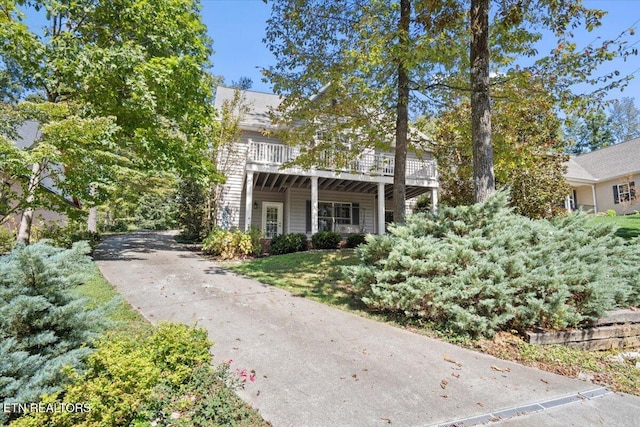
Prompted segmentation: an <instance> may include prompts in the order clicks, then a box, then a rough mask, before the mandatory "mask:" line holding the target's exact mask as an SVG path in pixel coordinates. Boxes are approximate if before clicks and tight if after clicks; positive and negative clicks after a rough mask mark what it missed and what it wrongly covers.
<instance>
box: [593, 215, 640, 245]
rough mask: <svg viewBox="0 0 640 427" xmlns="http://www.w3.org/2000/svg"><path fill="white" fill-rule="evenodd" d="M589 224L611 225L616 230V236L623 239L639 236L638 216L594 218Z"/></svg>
mask: <svg viewBox="0 0 640 427" xmlns="http://www.w3.org/2000/svg"><path fill="white" fill-rule="evenodd" d="M591 222H592V223H593V224H613V225H614V226H615V227H616V228H617V231H616V235H618V236H620V237H623V238H625V239H631V238H633V237H638V236H640V215H620V216H594V217H593V218H592V219H591Z"/></svg>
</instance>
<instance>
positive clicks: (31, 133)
mask: <svg viewBox="0 0 640 427" xmlns="http://www.w3.org/2000/svg"><path fill="white" fill-rule="evenodd" d="M16 133H17V138H16V141H14V144H15V146H16V147H18V148H20V149H23V150H25V149H28V148H30V147H31V146H33V145H34V144H36V143H37V142H38V140H39V139H40V136H41V132H40V124H39V123H38V122H36V121H33V120H27V121H25V122H24V123H23V124H22V125H20V126H19V127H18V128H17V129H16ZM62 173H63V168H62V167H61V166H60V165H49V166H48V168H47V169H46V170H45V171H44V172H43V174H42V176H41V179H40V188H41V189H42V190H44V191H46V192H48V193H51V194H52V195H54V196H55V197H57V198H59V199H60V201H61V202H63V203H67V204H69V205H71V206H73V207H76V208H79V203H78V201H77V200H74V199H71V198H68V197H63V196H62V195H61V192H60V190H59V189H58V188H56V185H55V182H54V180H53V178H52V176H57V175H60V174H62ZM0 179H1V183H2V185H4V186H9V187H10V189H11V190H12V191H15V192H17V193H18V194H20V193H22V186H21V185H20V184H19V183H17V182H10V181H9V180H7V179H6V178H5V177H2V176H0ZM23 179H24V180H26V181H28V180H29V177H26V176H25V177H23ZM5 203H8V202H7V201H5ZM7 207H8V206H7ZM4 213H5V212H0V215H1V216H4ZM21 216H22V212H16V213H15V214H14V215H10V216H9V218H8V220H7V221H6V222H5V225H6V226H7V227H9V228H16V229H17V228H18V227H19V225H20V221H21ZM33 218H34V222H33V225H35V226H39V225H42V224H44V223H51V222H57V223H66V221H67V218H66V216H65V215H63V214H60V213H58V212H55V211H51V210H45V209H36V210H35V211H34V216H33Z"/></svg>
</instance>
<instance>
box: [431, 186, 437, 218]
mask: <svg viewBox="0 0 640 427" xmlns="http://www.w3.org/2000/svg"><path fill="white" fill-rule="evenodd" d="M431 213H432V214H434V215H435V214H437V213H438V189H437V188H432V189H431Z"/></svg>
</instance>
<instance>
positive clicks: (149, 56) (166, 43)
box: [0, 0, 216, 207]
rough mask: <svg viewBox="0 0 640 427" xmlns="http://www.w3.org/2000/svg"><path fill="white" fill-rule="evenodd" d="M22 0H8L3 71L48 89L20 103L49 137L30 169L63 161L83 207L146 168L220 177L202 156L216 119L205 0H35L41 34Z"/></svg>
mask: <svg viewBox="0 0 640 427" xmlns="http://www.w3.org/2000/svg"><path fill="white" fill-rule="evenodd" d="M24 3H25V2H23V1H6V2H3V19H2V20H1V21H0V62H1V63H2V64H4V65H8V64H10V66H7V67H6V68H3V71H6V72H7V73H9V76H7V77H8V78H9V81H10V82H12V83H15V84H18V85H20V86H22V87H24V89H25V90H26V91H29V92H32V93H34V94H35V95H39V98H40V99H34V100H35V101H36V102H25V103H23V106H24V107H25V110H29V111H28V113H29V114H28V117H30V118H33V119H37V120H38V121H39V122H40V123H42V142H44V143H43V144H38V146H37V147H36V149H35V150H34V151H35V152H36V153H37V154H38V156H35V155H34V156H28V157H30V158H28V159H25V162H24V165H23V168H24V166H25V165H26V166H27V167H28V166H29V165H32V164H33V165H38V164H40V165H42V166H43V167H44V166H46V163H47V162H51V164H58V165H64V166H65V172H64V173H65V179H64V180H57V181H58V182H56V184H57V186H58V188H60V189H62V190H63V191H64V193H65V195H67V196H75V197H78V198H80V199H81V200H83V202H85V206H95V205H97V204H99V203H100V202H103V201H105V200H106V199H107V198H108V196H109V195H110V194H111V193H112V192H114V191H116V187H117V186H119V185H121V183H122V182H128V179H129V178H130V177H131V176H132V175H135V174H137V173H140V172H146V171H156V172H157V171H165V172H169V173H173V174H175V175H177V176H189V177H195V178H197V179H204V178H207V179H209V178H211V177H212V176H215V175H216V174H215V170H214V166H213V164H212V162H211V159H210V158H209V157H208V156H206V155H203V154H204V152H205V151H206V150H208V148H209V143H210V141H211V140H212V138H211V132H212V130H213V128H214V127H215V125H214V124H213V120H212V119H213V115H214V112H213V109H212V107H211V105H212V102H211V101H212V90H211V88H212V77H211V76H210V75H209V73H208V72H207V68H209V66H210V62H209V56H210V54H211V46H210V45H211V40H210V39H209V38H208V37H207V34H206V26H205V25H204V24H203V23H202V19H201V15H200V13H199V5H198V3H197V2H195V1H194V0H170V1H166V0H114V1H109V2H93V1H88V0H80V1H74V2H50V1H44V0H37V1H30V2H28V5H29V7H30V8H33V9H35V10H37V11H39V14H40V15H41V17H42V18H43V19H44V22H43V25H42V26H39V28H37V30H33V31H32V30H31V28H30V27H29V26H27V25H26V24H25V23H24V19H25V16H24V13H23V12H22V11H21V8H22V6H23V5H24ZM176 94H179V96H176ZM34 98H36V97H34ZM36 153H34V154H36ZM37 157H39V159H40V160H38V159H37ZM45 159H46V161H45ZM52 175H53V176H54V178H55V174H52ZM33 176H34V178H37V176H36V175H35V174H34V175H33ZM31 193H32V192H31V191H25V192H22V196H21V198H22V199H23V200H22V202H24V199H26V198H27V197H30V196H31ZM16 194H17V193H16ZM23 204H25V203H23ZM26 204H27V205H32V206H34V207H41V203H40V202H39V200H38V199H35V200H33V201H29V202H26ZM61 206H62V205H61ZM62 207H64V206H62Z"/></svg>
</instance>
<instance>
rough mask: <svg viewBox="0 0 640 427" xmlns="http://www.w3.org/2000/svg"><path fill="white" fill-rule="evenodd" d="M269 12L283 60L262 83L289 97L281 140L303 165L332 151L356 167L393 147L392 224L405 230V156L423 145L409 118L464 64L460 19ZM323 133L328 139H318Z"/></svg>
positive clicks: (284, 0)
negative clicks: (374, 151) (360, 159)
mask: <svg viewBox="0 0 640 427" xmlns="http://www.w3.org/2000/svg"><path fill="white" fill-rule="evenodd" d="M271 3H272V15H271V18H270V19H269V22H268V25H267V36H266V38H265V42H266V43H267V46H268V47H269V49H270V50H271V51H272V52H273V53H274V54H275V56H276V58H277V59H278V61H277V63H276V65H274V66H273V67H270V68H269V69H267V70H265V75H266V77H267V79H269V80H270V81H271V82H272V83H273V85H274V91H275V92H276V93H278V94H281V95H284V96H285V99H284V101H283V102H282V104H281V106H280V110H279V111H278V114H277V115H275V116H274V119H275V120H276V121H277V122H278V123H279V124H282V125H283V127H284V128H286V129H287V130H286V131H285V132H281V133H280V137H281V138H282V139H283V140H284V141H285V142H289V143H291V144H296V145H300V144H301V145H302V147H301V156H300V157H299V158H298V161H297V163H299V164H301V165H303V166H312V165H314V164H315V163H316V162H317V161H319V160H318V159H320V158H322V157H321V156H322V155H323V154H322V153H324V152H326V151H330V150H340V151H341V153H342V155H341V156H340V159H341V160H342V161H343V162H349V161H350V160H351V158H352V157H353V156H355V155H357V154H358V153H361V152H362V151H363V150H364V149H367V148H378V149H386V150H390V149H391V147H392V146H393V147H394V148H393V150H394V151H395V168H394V188H393V195H394V201H393V204H394V221H396V222H401V221H403V218H404V210H405V179H406V178H405V162H406V153H407V149H408V148H409V147H410V146H412V145H414V146H415V145H419V144H422V143H424V141H419V140H418V139H416V138H415V136H413V135H410V134H409V132H408V130H409V118H410V116H411V115H412V114H415V111H417V110H422V109H423V106H425V105H428V104H429V103H430V102H431V99H430V98H428V97H427V96H423V95H422V94H423V93H427V92H429V89H428V88H435V87H441V85H440V84H439V83H438V78H437V76H443V75H446V73H447V72H448V71H449V70H451V69H453V67H454V65H455V64H456V63H458V62H466V60H464V59H462V60H461V59H460V58H461V55H459V53H461V52H463V51H464V44H463V43H458V41H459V40H463V39H464V37H458V36H460V34H457V36H454V35H453V33H454V32H455V31H458V30H459V29H460V28H461V27H460V26H459V25H450V24H452V23H453V22H455V21H461V20H462V19H463V14H458V13H457V11H455V10H454V11H453V14H449V13H448V11H444V12H442V11H441V12H442V13H440V14H439V15H435V14H431V13H424V12H422V11H418V10H416V8H415V7H414V6H415V5H416V4H420V5H422V6H421V7H423V8H426V7H427V6H429V7H430V6H431V3H433V4H435V3H438V4H441V3H442V4H444V3H446V2H441V1H437V2H419V1H411V0H401V1H399V2H387V1H382V0H371V1H365V0H355V1H350V2H345V1H342V0H328V1H327V0H308V1H298V0H274V1H272V2H271ZM448 25H449V26H448ZM427 28H429V29H433V30H432V31H431V30H429V31H427ZM449 28H451V30H449ZM443 83H444V82H443ZM418 106H421V107H418ZM424 108H426V107H424ZM319 132H321V133H322V134H323V135H325V136H326V135H329V137H325V138H316V135H317V134H318V133H319ZM338 135H339V137H338Z"/></svg>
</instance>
